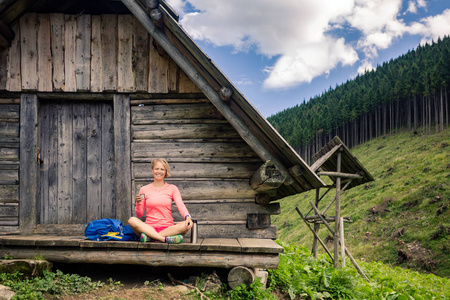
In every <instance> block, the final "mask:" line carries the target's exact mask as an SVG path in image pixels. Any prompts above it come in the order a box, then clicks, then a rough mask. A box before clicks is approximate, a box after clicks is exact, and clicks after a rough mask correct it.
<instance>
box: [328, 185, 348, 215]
mask: <svg viewBox="0 0 450 300" xmlns="http://www.w3.org/2000/svg"><path fill="white" fill-rule="evenodd" d="M352 180H353V179H350V180H349V181H348V182H347V183H346V184H345V185H344V187H343V188H342V189H341V194H342V192H344V191H345V190H346V189H347V187H348V186H349V185H350V183H351V182H352ZM334 201H336V196H335V197H334V198H333V200H332V201H331V202H330V203H328V205H327V207H325V209H324V210H323V211H322V215H324V214H325V213H326V212H327V210H328V209H329V208H330V206H331V205H332V204H333V203H334Z"/></svg>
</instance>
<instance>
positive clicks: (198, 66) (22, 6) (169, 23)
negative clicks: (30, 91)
mask: <svg viewBox="0 0 450 300" xmlns="http://www.w3.org/2000/svg"><path fill="white" fill-rule="evenodd" d="M143 2H144V1H143ZM145 2H147V3H149V2H152V1H145ZM153 2H155V3H156V2H157V8H158V9H159V11H160V12H161V13H162V16H163V22H164V25H163V27H156V26H155V25H154V24H153V22H152V21H151V18H150V14H149V11H150V8H148V7H145V6H144V5H143V4H142V3H140V1H136V0H122V1H117V0H97V1H90V0H77V1H58V0H39V1H36V0H0V20H2V21H3V23H2V24H3V25H2V24H0V47H1V45H2V42H1V41H3V44H4V43H5V42H4V41H5V40H8V39H9V37H8V34H9V33H8V29H9V28H10V27H9V26H10V25H11V24H13V23H14V22H17V21H18V19H19V18H20V16H22V15H23V14H24V13H26V12H42V13H52V12H58V13H66V14H84V13H86V14H108V13H115V14H122V13H130V12H131V13H132V14H133V15H134V16H135V17H136V18H137V19H138V20H139V21H140V22H141V23H142V24H143V25H144V27H145V28H146V29H147V30H148V32H149V33H150V35H151V36H152V37H153V38H154V39H155V40H156V41H157V42H158V43H159V44H160V45H161V47H162V48H163V49H164V50H165V51H166V53H167V54H168V55H169V56H170V57H171V58H172V59H173V60H174V61H175V62H176V63H177V64H178V65H179V67H180V68H181V69H183V71H184V72H185V73H186V74H187V75H188V76H189V77H190V78H191V80H192V81H193V82H194V83H196V84H197V86H198V87H199V88H200V89H201V90H202V91H203V92H204V94H205V95H206V97H207V98H208V99H209V100H210V101H211V102H212V103H213V104H214V105H215V106H216V108H217V109H218V110H219V111H220V112H221V113H222V114H223V116H224V117H225V118H226V119H227V120H228V121H229V122H230V124H231V125H232V126H233V127H234V128H235V129H236V130H237V131H238V133H239V134H240V135H241V137H242V138H243V139H244V140H245V141H246V142H247V143H248V144H249V146H250V147H252V149H253V150H255V152H256V153H257V154H258V156H260V158H261V159H262V160H263V161H267V160H270V161H271V162H273V163H274V164H275V166H276V167H277V168H278V169H279V170H280V171H281V173H283V174H284V175H287V180H286V183H288V184H284V185H282V186H281V187H279V188H278V194H279V196H283V197H284V196H289V195H293V194H297V193H301V192H304V191H307V190H310V189H314V188H319V187H323V186H324V185H325V184H324V183H323V181H322V180H321V179H320V178H319V176H318V175H317V174H315V173H314V172H313V170H311V168H310V167H309V166H308V165H307V164H306V163H305V161H303V159H302V158H301V157H300V156H299V155H298V153H297V152H296V151H295V150H294V149H293V148H292V147H291V146H290V145H289V144H288V143H287V142H286V141H285V140H284V138H283V137H282V136H281V135H280V134H279V133H278V132H277V131H276V130H275V129H274V128H273V127H272V126H271V124H270V123H269V122H268V121H267V120H266V119H265V118H264V117H263V116H262V115H261V114H260V113H259V112H258V111H257V110H256V109H255V107H254V106H253V105H252V104H251V103H250V102H249V101H248V100H247V99H246V98H245V96H244V95H243V94H242V93H241V92H240V91H239V90H238V89H237V88H236V87H235V86H234V85H233V83H232V82H231V81H230V80H229V79H228V78H227V77H226V76H225V75H224V74H223V73H222V71H221V70H220V69H219V68H218V67H217V66H216V65H215V64H214V62H213V61H212V60H211V59H210V58H209V57H208V56H207V55H206V54H205V53H204V52H203V51H202V50H201V49H200V48H199V47H198V45H197V44H196V43H195V42H194V41H193V40H192V39H191V37H190V36H189V35H188V34H187V33H186V32H185V31H184V30H183V28H182V27H181V26H180V25H179V23H178V15H177V14H176V12H174V11H173V10H172V9H171V8H170V6H169V5H168V4H167V3H166V2H165V1H164V0H159V1H153ZM2 28H3V29H2ZM5 28H6V29H5ZM224 88H225V89H228V91H231V97H230V98H229V99H226V100H222V99H221V97H220V96H219V95H220V92H221V90H222V89H224Z"/></svg>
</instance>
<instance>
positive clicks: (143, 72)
mask: <svg viewBox="0 0 450 300" xmlns="http://www.w3.org/2000/svg"><path fill="white" fill-rule="evenodd" d="M12 27H13V29H14V31H15V32H16V37H15V40H14V41H13V42H12V46H11V47H10V48H9V49H8V50H7V51H3V53H5V57H6V58H4V59H0V94H1V91H2V90H3V91H9V92H24V91H26V92H31V93H32V92H46V93H47V95H48V93H49V92H58V93H60V94H61V93H62V94H63V93H64V92H83V93H85V92H90V93H93V94H94V93H103V92H111V93H114V92H115V93H116V94H115V96H114V98H113V99H114V100H113V107H112V108H111V109H114V113H113V114H110V113H108V114H107V115H103V113H102V109H100V108H99V107H100V106H98V107H97V105H96V104H95V103H92V104H87V103H88V102H86V104H80V105H73V107H71V108H70V110H69V109H68V108H67V105H63V104H59V102H58V101H55V102H54V103H55V104H54V105H55V108H52V109H50V107H49V106H48V105H44V106H42V107H41V108H40V109H41V111H40V113H39V114H40V116H39V118H40V120H41V121H40V123H42V124H40V126H43V127H42V128H43V129H42V128H41V129H40V132H41V136H40V137H39V138H40V139H41V140H46V141H48V142H46V143H44V144H41V146H42V148H41V151H43V152H48V153H53V154H52V155H53V157H47V158H46V160H45V161H46V162H50V161H51V162H53V163H52V164H53V168H56V166H58V168H59V170H58V172H54V171H52V169H51V167H50V168H49V171H48V172H44V173H42V172H41V174H40V175H41V178H40V182H41V183H42V182H44V183H47V185H46V186H44V185H42V184H41V185H40V188H41V190H40V195H41V197H42V195H45V197H47V198H45V197H44V198H45V199H46V200H45V201H47V202H45V203H44V202H43V200H42V199H44V198H41V203H40V205H41V206H40V214H41V215H40V216H39V218H40V223H41V224H64V223H66V224H76V223H83V222H84V220H91V219H96V218H99V217H108V216H113V212H114V210H116V218H119V219H121V220H126V218H127V216H129V215H130V214H132V213H133V208H134V206H133V205H134V203H130V202H129V200H128V199H130V198H131V199H132V201H133V202H134V194H135V193H137V192H138V190H139V188H140V187H141V186H142V185H144V184H147V183H149V182H150V181H151V176H152V175H151V168H150V162H151V160H152V159H154V158H157V157H164V158H167V160H168V161H169V162H170V164H171V167H172V177H171V178H170V179H168V181H169V182H171V183H174V184H176V185H177V186H178V188H179V189H180V191H181V194H182V196H183V199H184V200H185V203H186V205H187V206H188V208H189V210H190V212H191V214H192V215H193V217H194V218H195V219H197V220H198V222H199V236H200V237H259V238H275V237H276V228H275V226H270V227H268V228H263V229H253V230H250V229H248V228H247V226H246V224H247V219H248V216H247V214H248V213H253V214H255V213H261V214H278V213H280V206H279V204H278V203H274V204H270V205H260V204H256V203H255V195H256V192H255V191H254V190H253V189H252V188H251V186H250V185H249V179H250V177H251V176H252V174H253V173H254V172H255V171H256V170H257V169H258V168H259V167H260V165H261V164H262V161H261V159H260V158H259V157H258V156H257V155H256V154H255V152H254V151H253V150H252V149H251V148H250V147H249V146H248V145H247V144H246V142H245V141H244V140H243V139H242V138H241V137H240V135H239V134H238V133H237V132H236V130H235V129H234V128H233V127H232V126H231V125H230V123H229V122H228V121H227V120H225V118H224V117H223V116H222V115H221V114H220V113H219V111H218V110H217V109H216V108H215V107H214V106H213V105H212V104H211V103H210V101H209V100H208V99H205V98H201V97H199V96H198V95H199V93H201V91H200V90H199V89H198V87H197V86H195V84H193V82H192V81H191V80H190V79H189V78H188V77H187V75H186V74H185V73H184V72H183V71H182V70H181V69H180V68H179V67H178V66H177V65H176V64H175V63H174V61H173V60H172V59H170V58H169V57H168V56H167V55H166V54H165V53H161V51H160V52H158V50H157V47H156V45H155V44H154V41H153V39H152V38H151V37H150V36H149V34H148V33H147V32H146V30H145V29H144V28H143V27H142V26H141V25H140V23H139V22H138V21H136V20H135V18H134V17H133V16H131V15H101V16H90V15H77V16H73V15H63V14H49V15H46V14H35V13H29V14H27V15H25V16H24V17H23V18H22V19H21V20H20V22H19V23H18V24H15V25H13V26H12ZM168 34H169V33H168ZM0 54H1V53H0ZM5 76H6V79H5ZM117 93H122V94H117ZM125 93H126V94H125ZM133 93H138V94H139V93H150V94H153V95H152V96H151V97H143V99H142V100H140V98H137V97H139V96H136V95H134V96H133V100H131V101H130V96H129V95H130V94H131V95H133ZM163 94H165V95H163ZM179 94H189V96H187V97H183V96H181V95H180V97H177V95H179ZM55 99H57V98H55ZM39 101H40V102H42V100H39ZM74 101H75V100H74ZM0 103H1V101H0ZM42 103H44V102H42ZM42 103H41V104H42ZM74 103H75V102H74ZM18 104H19V102H16V104H13V103H7V101H6V100H5V101H4V104H3V106H0V228H2V227H1V226H3V228H5V227H4V226H17V225H18V212H19V209H18V205H19V204H18V203H19V186H18V184H19V176H18V168H19V157H18V156H19V112H20V107H19V105H18ZM139 104H143V106H140V105H139ZM130 105H131V106H130ZM130 107H131V111H130ZM55 109H57V110H58V109H59V110H60V112H59V113H58V114H57V115H58V117H57V118H52V117H51V116H50V115H48V120H47V122H45V123H44V122H42V118H43V116H44V115H45V114H46V113H47V114H50V111H53V112H54V111H55ZM74 116H77V117H76V118H75V117H74ZM89 116H92V117H89ZM111 116H116V117H115V118H114V120H110V119H108V118H111ZM83 120H84V121H83ZM99 120H103V122H100V121H99ZM83 122H85V123H83ZM105 124H106V125H105ZM130 124H131V125H130ZM65 126H66V127H67V128H66V127H65ZM130 126H131V132H130V131H129V129H130ZM56 128H58V129H57V130H56ZM83 128H89V129H90V131H92V132H95V131H97V132H101V133H102V135H105V134H110V135H111V137H110V138H109V139H108V140H112V141H114V144H110V143H108V144H103V143H102V140H100V139H99V140H96V138H98V136H96V135H95V134H92V135H89V134H88V133H87V132H86V131H84V129H83ZM127 130H128V131H127ZM130 134H131V135H130ZM77 140H86V144H85V146H84V147H83V146H81V145H82V144H80V143H77ZM61 143H62V144H63V146H61ZM66 145H71V146H72V148H71V150H70V151H69V150H67V151H65V150H64V149H62V148H61V147H66ZM77 145H78V146H77ZM98 148H101V149H102V153H103V152H104V153H103V155H101V156H99V157H94V156H92V155H89V153H95V152H96V151H98ZM58 149H59V150H58ZM127 151H128V152H127ZM118 153H119V154H120V155H121V157H127V155H128V157H130V156H131V158H132V161H131V162H130V161H128V162H127V161H124V160H123V159H122V158H121V157H119V156H118V155H117V154H118ZM127 153H128V154H127ZM81 157H86V161H85V162H84V163H82V164H75V165H73V164H68V163H67V162H68V161H70V159H71V158H73V159H74V160H76V161H82V159H80V158H81ZM97 159H99V161H96V160H97ZM111 159H112V160H111ZM130 163H131V164H130ZM44 164H45V162H44ZM100 166H102V167H100ZM44 169H45V168H44ZM114 169H115V171H116V174H120V176H125V177H123V186H120V185H119V186H118V185H117V184H116V185H114V182H112V181H111V178H114ZM130 169H131V174H130V176H131V178H126V176H127V170H130ZM69 174H72V175H70V176H72V177H70V176H69ZM83 174H88V175H89V176H88V178H89V180H87V181H83V180H82V178H83V176H84V175H83ZM69 177H70V178H69ZM71 180H72V181H73V182H70V181H71ZM130 181H131V182H132V185H131V186H129V184H127V182H130ZM55 182H58V185H55V184H54V183H55ZM101 186H115V188H116V191H113V190H112V191H111V195H109V196H108V195H106V197H105V195H104V192H105V189H103V190H101V188H100V187H101ZM66 191H70V193H69V194H70V195H71V196H70V199H67V193H66ZM114 192H115V193H116V194H115V199H114ZM130 193H131V194H132V195H131V197H130V198H128V195H130ZM83 195H89V197H88V198H87V199H84V200H83V198H84V196H83ZM108 197H110V199H111V201H109V202H108V201H107V200H106V201H98V200H96V199H107V198H108ZM75 208H76V209H75ZM38 209H39V208H38ZM173 209H174V212H175V214H174V215H175V219H176V220H180V219H181V216H179V214H178V212H177V209H176V207H173ZM99 212H104V214H103V213H101V214H100V213H99Z"/></svg>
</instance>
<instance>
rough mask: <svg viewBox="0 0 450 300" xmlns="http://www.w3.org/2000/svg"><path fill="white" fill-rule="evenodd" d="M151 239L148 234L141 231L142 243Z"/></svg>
mask: <svg viewBox="0 0 450 300" xmlns="http://www.w3.org/2000/svg"><path fill="white" fill-rule="evenodd" d="M149 240H150V239H149V238H148V237H147V235H146V234H145V233H141V238H140V239H139V241H141V242H142V243H145V242H148V241H149Z"/></svg>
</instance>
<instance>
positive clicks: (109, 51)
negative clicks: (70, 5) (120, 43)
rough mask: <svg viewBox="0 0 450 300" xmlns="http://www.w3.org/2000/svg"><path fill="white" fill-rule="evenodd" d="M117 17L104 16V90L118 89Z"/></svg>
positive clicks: (102, 45)
mask: <svg viewBox="0 0 450 300" xmlns="http://www.w3.org/2000/svg"><path fill="white" fill-rule="evenodd" d="M117 26H118V25H117V15H102V33H101V36H102V44H101V47H102V51H101V53H102V73H103V76H102V79H103V90H106V91H114V90H116V89H117Z"/></svg>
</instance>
